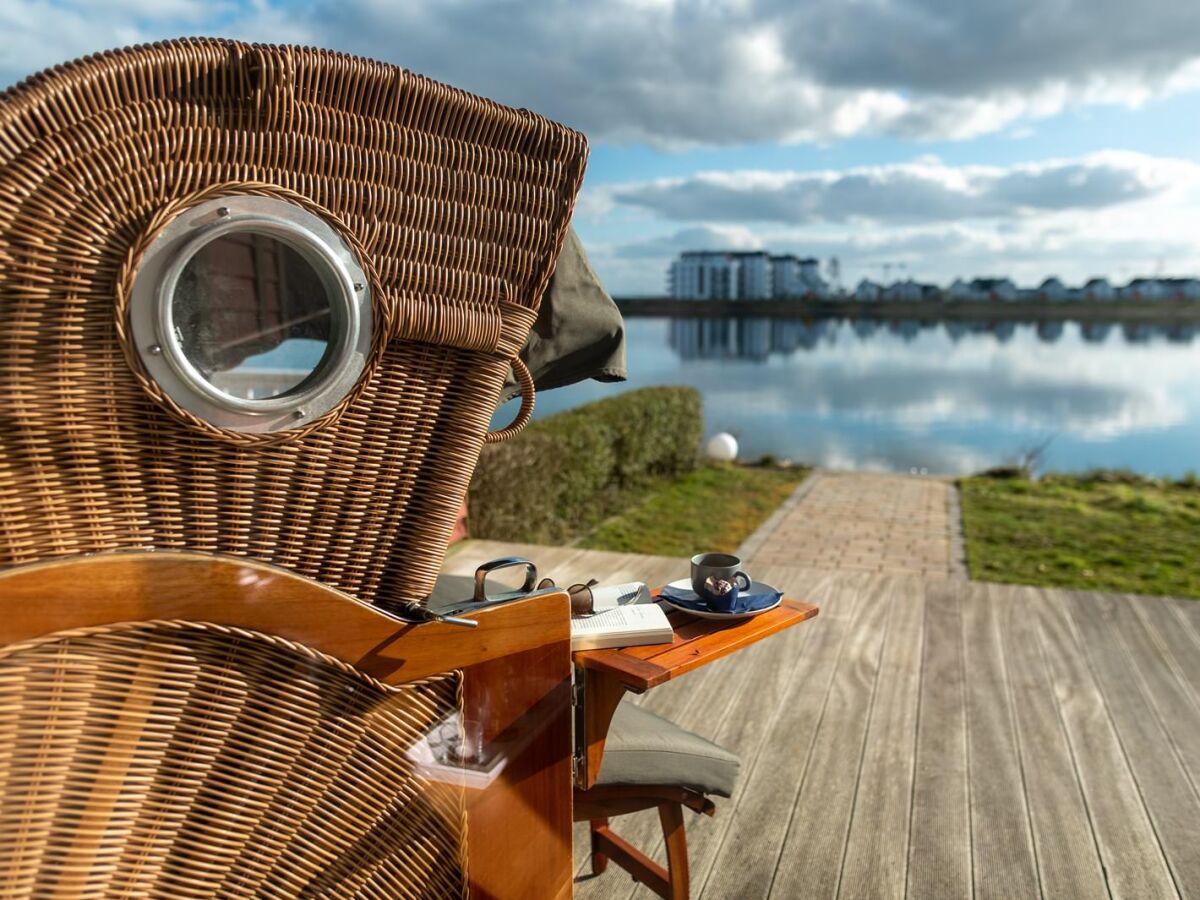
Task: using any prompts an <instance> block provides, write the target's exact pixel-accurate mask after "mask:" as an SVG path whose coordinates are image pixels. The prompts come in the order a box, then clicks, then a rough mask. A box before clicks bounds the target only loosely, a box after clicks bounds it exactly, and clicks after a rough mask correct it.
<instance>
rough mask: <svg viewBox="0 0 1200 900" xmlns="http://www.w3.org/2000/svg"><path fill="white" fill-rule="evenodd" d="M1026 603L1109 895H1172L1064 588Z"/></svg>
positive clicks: (1170, 882) (1133, 898) (1159, 850)
mask: <svg viewBox="0 0 1200 900" xmlns="http://www.w3.org/2000/svg"><path fill="white" fill-rule="evenodd" d="M1037 593H1038V594H1039V595H1040V596H1039V598H1038V600H1039V601H1040V602H1035V603H1033V604H1031V609H1033V610H1034V612H1035V614H1036V615H1037V616H1038V620H1039V623H1040V625H1041V628H1040V635H1041V639H1042V651H1043V658H1044V659H1045V660H1046V663H1047V667H1048V669H1049V671H1050V677H1051V682H1052V683H1053V685H1054V691H1055V694H1056V695H1057V696H1058V698H1059V709H1060V710H1061V712H1062V718H1063V724H1064V726H1065V729H1066V732H1067V737H1068V740H1069V741H1070V744H1071V754H1072V757H1073V758H1074V760H1075V767H1076V771H1077V773H1078V775H1079V781H1080V784H1081V785H1082V787H1083V793H1084V797H1085V798H1086V800H1087V805H1088V809H1089V810H1091V816H1092V828H1093V831H1094V833H1095V836H1096V844H1097V846H1098V847H1099V850H1100V856H1101V859H1103V861H1104V870H1105V873H1106V875H1107V878H1108V889H1109V893H1110V894H1111V896H1113V897H1114V898H1129V900H1137V898H1143V897H1174V896H1178V892H1177V891H1176V889H1175V883H1174V881H1173V880H1172V878H1171V873H1170V870H1169V869H1168V868H1167V862H1166V859H1165V858H1164V856H1163V852H1162V848H1161V847H1160V846H1159V843H1158V838H1157V837H1156V835H1155V833H1154V829H1153V827H1152V826H1151V824H1150V819H1149V816H1148V814H1147V812H1146V807H1145V805H1144V804H1143V802H1142V797H1141V793H1140V791H1139V789H1138V785H1137V782H1136V781H1135V780H1134V777H1133V773H1132V772H1131V771H1130V768H1129V764H1128V762H1127V760H1126V758H1125V754H1124V751H1123V749H1122V747H1121V744H1120V742H1119V741H1118V740H1117V735H1116V733H1115V732H1114V730H1113V725H1112V721H1111V719H1110V718H1109V711H1108V708H1107V706H1106V704H1105V701H1104V697H1103V695H1102V694H1101V692H1100V689H1099V687H1098V685H1097V684H1096V681H1095V679H1094V678H1093V676H1092V673H1091V670H1090V668H1089V666H1088V661H1087V658H1086V656H1085V654H1084V651H1083V649H1082V648H1081V646H1080V643H1079V641H1078V639H1077V637H1076V634H1075V632H1074V628H1073V625H1072V621H1071V618H1070V616H1069V613H1068V610H1067V598H1068V597H1069V594H1067V592H1060V591H1051V590H1042V591H1038V592H1037Z"/></svg>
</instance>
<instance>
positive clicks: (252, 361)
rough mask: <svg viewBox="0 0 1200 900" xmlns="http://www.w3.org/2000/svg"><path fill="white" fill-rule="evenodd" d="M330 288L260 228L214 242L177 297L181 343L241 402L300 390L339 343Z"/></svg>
mask: <svg viewBox="0 0 1200 900" xmlns="http://www.w3.org/2000/svg"><path fill="white" fill-rule="evenodd" d="M333 303H334V298H333V297H332V296H331V293H330V289H329V286H328V284H327V282H326V280H325V279H324V278H322V276H321V273H320V272H318V271H317V269H316V268H314V266H313V265H312V264H311V263H310V262H309V261H308V259H307V258H306V257H305V256H304V255H303V254H301V253H300V252H298V251H297V250H296V249H295V248H293V247H292V246H291V245H289V244H288V243H286V242H284V241H282V240H280V239H279V238H277V237H274V236H272V235H269V234H264V233H261V232H257V231H235V232H231V233H228V234H224V235H221V236H220V237H218V238H216V239H214V240H212V241H209V242H208V243H207V244H205V245H204V246H203V247H201V248H200V250H199V251H197V252H196V254H195V255H194V256H192V257H191V259H189V260H188V261H187V263H186V264H185V265H184V267H183V269H182V271H181V272H180V274H179V279H178V281H177V282H176V285H175V291H174V293H173V294H172V296H171V320H172V327H173V329H174V336H175V341H176V344H177V345H178V347H179V349H180V351H181V352H182V354H183V356H184V358H185V359H186V360H187V362H188V363H189V364H190V365H191V366H192V367H194V369H195V370H196V371H197V372H198V373H199V374H200V376H201V377H203V378H204V379H205V381H207V382H208V383H209V384H211V385H212V386H213V387H215V388H216V389H217V390H219V391H221V392H222V393H224V394H226V395H227V396H230V397H235V398H238V399H240V400H261V399H267V398H271V397H279V396H281V395H283V394H287V393H288V392H289V391H293V390H295V389H297V388H299V387H301V386H302V385H303V384H304V383H305V382H306V381H308V380H309V379H310V378H312V376H313V375H314V373H316V372H317V370H318V369H320V368H321V364H322V362H323V361H324V360H325V357H326V356H328V355H329V350H330V346H331V344H332V341H333V337H334V336H333V335H332V334H331V329H332V327H333V321H334V320H333V315H332V312H333Z"/></svg>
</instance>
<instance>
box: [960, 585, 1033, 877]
mask: <svg viewBox="0 0 1200 900" xmlns="http://www.w3.org/2000/svg"><path fill="white" fill-rule="evenodd" d="M994 599H995V595H994V594H993V595H990V596H989V593H988V591H987V588H986V586H985V585H972V586H971V587H970V588H968V589H965V590H963V592H962V626H963V646H964V651H963V662H964V664H965V666H964V671H965V676H966V697H967V766H968V772H969V778H970V796H971V859H972V873H973V883H974V886H975V894H974V896H975V897H976V898H980V900H991V898H1008V897H1034V896H1037V895H1038V894H1039V893H1040V887H1039V884H1038V872H1037V862H1036V860H1035V859H1034V850H1033V833H1032V831H1031V829H1030V824H1029V807H1028V804H1027V803H1026V800H1025V780H1024V774H1023V772H1022V770H1021V758H1020V752H1019V748H1018V746H1017V735H1016V730H1015V726H1014V719H1013V711H1012V707H1011V703H1010V699H1009V693H1008V672H1007V669H1006V666H1005V661H1004V655H1003V648H1002V647H1001V644H1000V629H999V617H998V611H997V604H996V603H995V602H993V601H994Z"/></svg>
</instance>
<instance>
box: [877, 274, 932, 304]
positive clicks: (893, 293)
mask: <svg viewBox="0 0 1200 900" xmlns="http://www.w3.org/2000/svg"><path fill="white" fill-rule="evenodd" d="M924 296H925V286H924V285H922V284H920V283H919V282H916V281H913V280H912V279H911V278H908V279H906V280H904V281H897V282H894V283H893V284H890V285H888V286H887V287H886V288H885V289H884V291H883V299H884V300H901V301H906V302H907V301H912V300H920V299H921V298H922V297H924Z"/></svg>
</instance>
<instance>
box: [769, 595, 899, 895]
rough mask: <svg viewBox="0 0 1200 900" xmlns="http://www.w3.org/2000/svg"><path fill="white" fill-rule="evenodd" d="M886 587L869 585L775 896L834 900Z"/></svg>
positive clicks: (886, 616)
mask: <svg viewBox="0 0 1200 900" xmlns="http://www.w3.org/2000/svg"><path fill="white" fill-rule="evenodd" d="M891 584H892V582H890V581H885V580H884V579H883V578H882V577H880V578H875V579H872V580H871V581H870V582H869V583H868V588H867V589H866V590H865V591H864V596H863V597H862V600H861V602H862V604H863V606H862V615H861V616H856V617H855V622H854V627H853V628H852V629H851V631H850V635H849V641H848V643H847V645H846V652H845V655H844V656H843V657H842V659H841V660H840V663H839V666H838V670H837V675H836V677H835V678H834V680H833V688H832V690H831V691H830V693H829V699H828V702H827V704H826V708H825V713H824V715H823V716H822V719H821V723H820V726H819V727H818V729H817V734H816V738H815V740H814V741H813V745H812V749H811V751H810V753H809V760H808V766H807V768H806V769H805V772H804V777H803V780H802V782H801V784H800V793H799V796H798V797H797V798H796V805H795V807H794V808H793V810H792V813H791V821H790V822H789V825H788V830H787V835H786V837H785V839H784V843H783V847H782V849H781V851H780V854H779V861H778V863H777V864H776V868H775V879H774V883H773V884H772V886H771V896H774V897H799V896H803V897H810V898H821V897H834V896H836V894H837V888H838V879H839V877H840V873H841V866H842V860H843V858H844V855H845V849H846V839H847V836H848V833H849V828H850V817H851V812H852V809H853V804H854V787H855V785H856V784H857V781H858V774H859V769H860V765H861V760H862V755H863V750H864V746H865V743H864V742H865V740H866V734H867V722H868V720H869V718H870V715H871V708H872V704H873V702H874V699H875V689H876V686H877V684H878V677H879V666H880V656H881V653H882V650H883V645H884V638H885V635H886V634H887V630H888V626H889V621H890V618H891V613H892V612H893V609H894V606H893V604H892V603H891V599H890V597H888V596H887V594H888V588H889V587H890V586H891Z"/></svg>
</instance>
